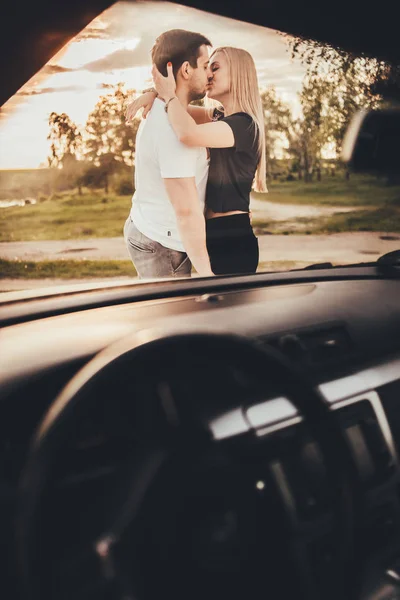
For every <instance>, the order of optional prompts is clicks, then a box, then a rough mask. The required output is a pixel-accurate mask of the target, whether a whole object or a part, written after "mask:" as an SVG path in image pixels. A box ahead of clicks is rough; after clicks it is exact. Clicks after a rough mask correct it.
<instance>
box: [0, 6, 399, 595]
mask: <svg viewBox="0 0 400 600" xmlns="http://www.w3.org/2000/svg"><path fill="white" fill-rule="evenodd" d="M110 4H111V3H110V2H107V1H103V2H95V1H86V0H84V1H82V2H72V3H68V4H67V3H66V4H65V5H63V6H61V5H60V6H55V5H52V4H50V3H49V2H34V3H32V5H31V6H30V8H28V11H27V14H25V15H23V14H18V15H17V12H18V11H16V12H15V14H14V15H11V16H10V20H9V23H10V27H9V31H8V32H7V36H6V38H4V39H3V41H2V43H4V44H5V43H6V41H7V40H8V43H9V44H10V45H9V47H8V50H7V53H6V52H5V51H4V52H3V55H4V56H5V55H7V57H8V58H7V62H8V64H7V65H6V70H5V73H4V74H3V80H4V81H5V82H6V84H5V85H4V86H2V94H3V98H2V100H3V101H4V100H5V99H7V98H8V97H10V96H11V95H12V94H13V93H14V92H15V90H16V89H18V88H19V87H20V86H21V85H22V84H23V83H24V82H25V81H26V80H27V79H28V78H29V77H30V76H31V75H32V73H34V72H36V71H37V69H38V68H39V67H40V66H42V65H43V64H45V62H46V61H47V60H49V58H50V57H51V56H52V55H53V54H54V52H55V51H57V50H58V49H59V48H60V47H61V46H62V45H63V44H64V43H65V41H66V40H67V39H68V38H69V37H70V36H71V34H75V33H77V32H79V31H80V30H81V29H82V28H83V27H84V26H85V25H86V24H87V23H88V22H89V21H90V20H91V19H92V18H93V16H95V15H96V14H98V13H99V12H101V11H102V10H103V9H104V8H106V7H107V6H109V5H110ZM187 4H188V5H191V6H195V7H197V8H201V9H202V10H208V11H210V12H215V13H217V14H224V15H229V16H232V17H233V18H237V19H242V20H246V21H249V22H252V23H255V24H259V25H263V26H268V27H276V28H277V29H279V30H282V31H286V32H290V33H293V34H296V35H297V34H302V35H306V36H315V37H316V39H320V40H323V41H327V42H329V43H331V42H332V43H333V41H334V40H335V41H336V42H337V43H338V44H341V45H343V47H346V48H348V49H351V50H356V51H359V52H365V53H369V54H372V55H374V56H377V57H382V58H385V59H388V60H392V61H393V62H396V61H399V62H400V50H399V45H398V37H396V36H394V35H393V36H391V35H390V34H391V33H392V32H394V31H395V27H396V26H395V23H394V21H395V19H393V15H392V17H390V13H389V12H388V11H387V10H386V5H385V3H383V4H382V7H381V10H380V11H377V13H375V12H374V13H371V12H368V13H367V12H366V11H365V10H364V9H363V8H362V7H361V3H359V4H358V3H350V5H349V4H348V3H347V5H345V3H344V2H343V3H339V4H338V5H337V13H338V14H336V12H335V15H334V16H332V18H330V17H329V16H328V15H327V14H325V16H323V12H324V10H327V8H326V7H325V6H322V5H321V4H316V5H312V4H307V3H306V4H305V5H302V6H301V7H299V6H298V5H295V3H294V2H288V3H282V6H280V7H279V8H278V7H276V6H272V3H271V4H269V3H267V2H260V3H256V2H255V1H254V2H253V1H252V2H246V3H245V4H243V5H239V4H237V5H233V4H230V5H229V6H228V5H224V4H223V3H222V2H216V3H211V2H208V3H207V2H201V3H200V2H197V3H196V2H192V3H187ZM346 6H347V9H346ZM342 9H343V10H342ZM22 12H23V11H22ZM43 15H46V18H44V17H43ZM7 18H8V17H7ZM17 25H18V27H17ZM381 26H382V28H383V26H385V27H386V26H387V29H385V32H383V29H381ZM46 32H47V33H48V35H47V37H46V35H45V34H46ZM372 34H373V35H372ZM41 41H42V42H43V43H42V44H41V43H40V42H41ZM28 46H29V47H30V48H31V49H33V50H34V51H31V52H29V48H28ZM28 58H29V60H28ZM398 124H399V118H398V110H397V109H396V110H393V109H390V110H389V109H388V110H387V111H386V112H385V111H382V112H380V113H374V112H371V113H368V114H364V115H362V118H360V117H358V118H357V120H356V121H355V122H353V123H352V127H349V129H348V133H347V137H346V143H345V146H344V150H343V157H344V160H346V161H347V162H348V164H349V165H350V167H351V168H352V169H354V170H355V171H358V172H368V171H369V170H371V169H375V170H380V171H381V172H382V173H385V172H386V171H387V170H388V169H390V170H391V171H395V172H397V173H400V163H399V160H398V152H397V155H396V148H398V144H399V142H400V130H399V125H398ZM396 156H397V158H396ZM0 327H1V330H0V349H1V352H0V399H1V403H0V463H1V477H0V503H1V513H0V518H1V528H2V536H1V538H2V544H1V551H0V553H1V558H2V560H1V563H0V568H1V571H2V583H3V585H2V591H1V597H2V598H4V599H7V600H14V599H16V600H17V599H18V600H28V599H32V600H53V599H54V600H69V599H71V600H72V599H74V600H81V599H82V600H83V599H87V600H91V599H93V600H94V599H96V600H100V599H104V600H106V599H107V600H108V599H113V600H114V599H115V600H123V599H124V600H128V599H129V600H155V599H157V598H160V597H167V598H174V599H175V600H183V599H185V600H188V599H190V600H200V598H201V599H204V598H207V600H217V599H218V600H221V599H225V598H226V599H229V600H233V599H239V598H240V599H243V598H246V599H247V598H248V599H250V598H265V599H268V600H269V599H271V600H272V599H279V600H289V599H296V600H333V599H335V600H388V599H389V598H390V599H391V600H395V599H396V598H398V599H400V465H399V449H400V251H399V252H392V253H390V254H388V255H385V256H382V257H381V258H380V259H378V260H377V261H374V262H365V263H360V264H354V265H343V266H335V267H332V265H329V264H322V265H321V264H316V265H311V266H309V267H307V268H305V269H297V270H289V271H285V272H265V273H257V274H254V275H243V276H225V277H224V276H219V277H214V278H201V277H197V278H192V279H189V280H187V279H186V280H183V279H182V280H179V279H176V280H165V281H158V282H155V281H149V282H146V281H143V282H140V283H137V282H135V283H132V284H130V283H121V284H114V283H113V284H108V285H106V284H104V285H94V286H92V287H90V286H87V287H86V288H84V287H83V286H81V288H79V289H78V288H70V289H69V288H60V289H57V288H53V289H51V290H50V289H47V290H43V291H41V290H35V291H31V292H13V293H6V294H3V295H2V296H1V297H0Z"/></svg>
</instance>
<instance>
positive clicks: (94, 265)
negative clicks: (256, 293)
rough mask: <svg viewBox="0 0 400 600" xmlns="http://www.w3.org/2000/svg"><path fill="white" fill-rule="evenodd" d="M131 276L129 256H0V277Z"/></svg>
mask: <svg viewBox="0 0 400 600" xmlns="http://www.w3.org/2000/svg"><path fill="white" fill-rule="evenodd" d="M308 264H309V263H308V262H304V261H292V260H276V261H267V262H260V264H259V265H258V272H259V273H262V272H266V271H287V270H289V269H296V268H297V269H300V268H302V267H306V266H307V265H308ZM125 276H129V277H135V276H136V271H135V269H134V267H133V265H132V263H131V262H130V261H129V260H104V261H102V260H44V261H24V260H4V259H0V279H47V278H56V279H90V278H93V279H101V278H106V277H125Z"/></svg>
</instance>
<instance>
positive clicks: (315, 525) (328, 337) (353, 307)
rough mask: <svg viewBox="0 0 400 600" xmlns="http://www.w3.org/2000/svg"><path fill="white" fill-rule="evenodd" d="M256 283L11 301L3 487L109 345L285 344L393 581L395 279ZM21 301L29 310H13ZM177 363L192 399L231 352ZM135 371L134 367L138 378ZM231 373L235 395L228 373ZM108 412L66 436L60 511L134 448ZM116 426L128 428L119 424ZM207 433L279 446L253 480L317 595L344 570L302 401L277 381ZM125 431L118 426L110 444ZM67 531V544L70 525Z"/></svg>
mask: <svg viewBox="0 0 400 600" xmlns="http://www.w3.org/2000/svg"><path fill="white" fill-rule="evenodd" d="M277 279H278V281H277ZM253 281H256V280H255V279H254V280H253ZM259 281H261V280H259ZM259 281H258V280H257V285H254V283H253V285H251V283H249V282H248V281H247V280H246V285H243V286H242V287H241V286H240V283H239V282H235V283H234V286H235V287H233V284H232V285H230V286H229V285H227V286H225V288H224V287H223V286H219V287H218V285H215V284H214V286H213V287H211V286H210V288H209V289H208V290H207V291H206V292H205V293H204V290H199V291H198V292H195V293H193V292H192V291H191V289H190V287H189V286H187V287H186V288H185V289H184V293H183V294H181V293H179V292H177V291H175V292H174V294H172V295H170V297H164V298H160V297H153V298H147V299H146V298H144V299H134V300H133V301H130V300H129V295H128V296H124V300H123V302H121V301H119V302H116V303H112V302H108V305H105V306H102V305H95V304H93V305H92V306H90V303H89V304H87V305H85V307H84V308H79V307H77V306H75V307H74V308H73V310H65V311H61V310H58V311H54V313H55V314H51V311H49V312H48V313H47V314H41V313H40V312H38V313H37V314H36V315H35V316H31V317H30V318H27V317H26V315H25V313H26V305H27V302H22V301H20V300H16V301H11V302H9V303H8V304H7V303H6V304H4V305H3V310H4V312H3V316H4V315H5V316H6V317H7V316H8V317H9V320H8V321H7V318H5V319H4V320H3V328H2V330H1V332H0V346H1V363H0V368H1V371H0V399H1V404H0V461H1V479H2V484H4V487H5V488H7V489H9V490H10V493H11V494H12V493H14V492H16V490H17V489H18V485H19V480H20V477H21V473H22V472H23V469H24V465H25V463H26V461H27V458H28V455H29V452H30V448H31V445H32V440H33V439H34V437H35V435H36V432H37V430H38V428H39V426H40V424H41V423H42V422H43V419H44V418H45V416H46V414H47V413H48V411H49V410H50V409H51V407H52V404H53V402H54V400H55V398H56V397H57V396H58V395H59V394H60V392H61V391H62V390H63V388H64V387H65V386H66V385H67V384H68V383H69V382H70V381H71V380H73V378H74V377H75V376H76V374H77V373H79V371H80V370H81V369H83V368H84V367H85V366H86V365H88V364H89V363H90V361H92V360H93V359H94V358H95V357H96V356H98V355H99V354H101V353H104V352H105V351H106V350H107V348H110V347H113V346H114V345H116V344H118V343H120V341H121V340H124V339H127V338H129V339H132V340H134V343H135V344H136V345H138V346H141V345H144V344H146V343H148V342H149V341H151V340H154V339H156V338H160V337H162V338H169V337H174V336H179V335H183V336H185V335H187V334H212V335H218V334H221V335H223V334H229V335H233V336H239V337H240V338H246V339H249V340H251V341H252V342H254V343H255V344H257V346H258V347H272V348H274V349H275V350H276V351H278V352H280V353H282V354H283V355H284V356H285V357H286V358H287V360H288V361H289V362H290V363H292V364H293V365H295V366H296V368H297V369H298V370H300V371H301V372H302V373H303V375H304V376H306V377H307V379H308V380H309V381H310V382H311V383H312V385H313V387H315V388H316V389H318V390H319V392H320V393H321V394H322V395H323V397H324V398H325V400H326V402H327V403H328V404H329V406H330V407H331V409H332V412H333V414H334V418H335V419H337V420H338V422H339V423H340V427H341V428H342V429H343V431H344V432H345V437H346V440H347V443H348V448H349V451H350V453H351V455H352V457H353V460H354V464H355V466H356V469H357V477H358V482H359V490H360V494H361V496H362V498H361V502H360V514H359V515H358V518H359V524H358V552H359V556H360V557H361V558H360V562H362V563H363V570H364V572H367V573H368V574H369V576H372V575H371V574H372V573H376V574H378V575H379V573H381V572H382V573H388V572H389V573H391V575H388V576H387V577H389V580H390V581H391V582H392V583H393V585H394V586H396V585H397V583H398V580H400V569H397V566H396V564H397V563H398V558H399V557H400V535H399V534H400V488H399V463H398V449H399V448H400V281H399V280H398V279H396V278H395V277H393V278H385V277H366V276H364V275H362V276H359V277H352V278H350V277H349V276H348V275H346V276H343V277H338V278H336V279H335V278H330V277H329V276H328V277H318V276H317V275H316V276H313V275H312V274H309V275H307V277H304V278H297V279H295V280H294V281H289V280H287V279H286V280H285V279H284V278H282V279H281V280H279V278H276V277H275V279H274V278H272V279H268V278H267V277H264V279H263V280H262V281H261V283H260V282H259ZM185 285H186V284H185ZM45 302H46V299H44V300H43V301H42V303H43V304H45ZM28 304H29V301H28ZM35 306H36V305H35ZM21 307H22V308H21ZM20 308H21V311H20V314H22V315H25V316H22V317H21V318H20V319H18V317H17V316H16V315H17V313H18V310H19V309H20ZM7 311H8V312H7ZM10 315H11V317H10ZM156 358H157V357H155V359H154V362H153V363H152V365H151V368H150V367H149V369H148V370H147V371H146V373H147V376H149V375H148V374H149V373H150V374H151V377H150V378H151V381H152V382H153V378H154V382H153V383H154V385H155V384H156V383H157V384H158V383H159V382H157V373H158V369H159V364H158V363H157V360H156ZM175 364H176V372H174V373H171V378H172V379H175V380H178V381H179V385H180V386H181V389H182V390H184V393H185V394H186V395H187V396H190V394H197V395H198V396H199V397H200V395H201V394H205V395H206V394H207V393H208V390H210V389H211V388H212V386H213V385H215V380H216V378H217V377H218V374H221V373H225V367H226V365H224V361H223V357H221V361H220V362H219V361H218V360H217V361H216V360H215V358H214V359H213V361H212V363H210V364H207V362H205V363H204V364H201V365H197V364H196V356H195V355H194V356H193V364H191V362H190V360H188V357H186V359H185V361H182V362H181V361H180V358H179V356H177V359H176V363H175ZM136 376H138V377H139V375H138V374H136V373H135V370H134V365H133V367H132V388H133V387H134V386H135V378H136ZM226 377H227V379H226V380H225V381H226V382H227V388H226V389H227V391H226V393H229V392H228V390H229V386H230V385H231V383H230V382H229V381H228V378H229V376H228V375H227V376H226ZM139 378H140V377H139ZM223 384H224V381H221V386H222V387H223ZM129 388H130V384H129V380H128V381H126V380H124V382H123V384H122V383H120V385H119V386H116V389H115V398H112V402H114V401H115V406H119V405H120V401H119V400H117V396H118V395H119V396H121V395H126V397H129ZM110 393H111V395H112V394H113V392H112V391H110ZM110 401H111V400H110ZM125 402H129V400H126V399H125ZM110 419H111V420H112V419H113V417H110ZM100 421H101V419H99V418H97V417H96V414H93V413H91V414H90V418H88V419H87V421H82V423H81V425H80V427H79V431H78V432H77V433H76V437H75V438H74V440H73V441H71V446H70V451H69V455H68V460H67V461H64V462H63V466H62V473H61V472H60V473H59V476H58V481H57V489H58V492H59V494H58V496H57V502H58V503H59V505H60V506H61V507H62V509H61V510H62V511H64V510H65V507H63V506H62V505H63V502H65V503H66V502H67V501H68V502H69V503H70V504H69V505H70V506H74V503H73V501H71V496H70V490H72V489H73V490H74V491H73V498H75V500H76V495H74V494H76V490H77V489H79V490H80V491H79V494H80V495H82V494H84V493H86V492H85V490H88V491H87V493H88V498H90V500H88V502H93V498H94V496H93V494H97V496H96V497H99V495H105V494H106V493H107V494H108V495H110V494H111V492H110V490H112V483H110V482H111V481H112V477H113V475H114V474H115V472H116V470H117V469H118V464H119V463H120V462H121V461H122V460H123V456H124V453H125V452H126V451H127V450H126V447H125V446H124V445H123V444H121V447H120V448H119V449H116V444H115V443H114V445H113V447H112V450H110V448H111V446H110V445H109V446H107V444H101V443H98V442H97V441H96V440H99V439H103V440H104V439H105V437H107V435H106V432H105V430H104V423H101V422H100ZM118 423H121V421H119V422H118ZM113 426H114V427H115V428H118V427H119V425H118V424H116V421H115V422H114V425H113ZM209 429H210V433H211V435H212V437H213V439H214V440H215V441H216V442H220V443H221V444H223V443H229V440H232V439H236V437H237V436H243V435H249V434H250V433H251V434H252V436H253V437H254V438H255V439H257V440H258V442H259V443H261V446H260V447H262V448H264V445H265V444H266V445H267V446H268V448H271V450H268V452H269V454H268V456H269V460H268V461H267V464H266V465H265V467H263V468H264V469H265V472H264V471H263V474H260V473H258V472H257V473H255V474H254V478H255V486H256V488H257V490H258V491H259V492H262V490H263V487H264V486H265V482H266V481H267V480H268V482H269V485H271V486H272V487H273V488H274V495H275V496H274V497H275V498H278V499H279V503H280V506H281V507H282V511H283V513H282V515H283V516H282V519H283V521H284V522H285V524H286V525H285V527H286V531H287V532H289V533H288V538H289V539H290V544H289V545H290V549H291V550H290V553H291V560H293V564H295V565H296V569H297V571H298V572H299V573H301V577H302V579H303V585H304V589H305V590H308V591H306V592H304V597H307V598H314V597H315V598H317V597H322V596H321V587H318V586H323V585H324V582H326V577H329V576H330V575H332V571H334V568H335V561H334V558H332V539H331V538H332V520H331V517H330V509H329V495H328V494H327V488H326V483H325V480H324V477H325V475H324V467H323V463H322V462H321V455H320V453H319V450H318V445H317V444H316V443H315V442H314V441H313V440H312V439H311V438H310V435H309V433H308V432H307V428H306V427H305V423H304V419H303V417H302V415H301V414H300V413H299V411H298V409H296V407H295V406H294V405H293V403H292V402H291V401H290V398H287V397H285V396H282V394H280V393H279V390H277V389H276V387H275V386H271V390H269V391H268V392H267V393H266V394H265V396H264V397H263V398H258V399H257V400H254V399H252V400H251V401H250V402H249V403H247V404H246V406H245V408H244V409H243V408H241V409H240V410H235V409H232V410H229V411H225V412H224V413H223V414H216V415H214V416H213V417H212V418H211V419H210V421H209ZM114 433H115V431H114ZM117 438H118V435H117V436H116V437H115V435H114V438H113V439H114V441H115V439H117ZM111 445H112V444H111ZM109 450H110V451H109ZM255 462H257V458H256V459H255ZM257 464H258V463H257ZM110 477H111V479H110ZM94 490H96V491H94ZM71 493H72V492H71ZM81 497H82V496H81ZM71 510H72V509H71ZM75 510H76V511H78V512H79V510H78V508H76V509H75ZM88 521H93V523H91V524H88V525H87V528H88V531H89V530H90V531H92V529H91V527H92V528H94V530H96V527H97V524H96V522H95V521H96V518H95V516H93V519H90V518H89V517H88ZM82 529H84V528H83V527H82ZM62 531H63V534H62V535H63V536H64V538H63V539H64V541H65V540H66V539H68V535H67V534H66V531H65V530H64V529H63V530H62ZM96 531H97V530H96ZM88 535H89V534H88ZM71 543H72V541H71ZM74 543H77V541H76V540H75V542H74ZM65 544H68V542H65ZM60 560H61V559H60ZM396 578H397V580H396ZM65 597H68V594H67V593H66V595H65ZM71 597H72V593H71ZM87 597H90V596H87ZM93 597H94V596H93ZM282 597H284V596H283V595H282ZM326 597H327V596H326ZM365 597H368V598H369V596H365ZM371 597H372V596H371ZM393 597H397V596H393Z"/></svg>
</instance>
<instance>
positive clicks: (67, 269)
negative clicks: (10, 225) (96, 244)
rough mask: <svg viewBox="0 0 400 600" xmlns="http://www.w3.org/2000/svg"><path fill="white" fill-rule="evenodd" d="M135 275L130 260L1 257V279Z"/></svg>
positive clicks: (94, 277) (96, 277)
mask: <svg viewBox="0 0 400 600" xmlns="http://www.w3.org/2000/svg"><path fill="white" fill-rule="evenodd" d="M123 276H130V277H135V276H136V271H135V268H134V266H133V265H132V263H131V261H130V260H43V261H24V260H4V259H0V279H46V278H48V277H51V278H57V279H81V278H83V279H87V278H92V277H93V279H99V278H102V277H123Z"/></svg>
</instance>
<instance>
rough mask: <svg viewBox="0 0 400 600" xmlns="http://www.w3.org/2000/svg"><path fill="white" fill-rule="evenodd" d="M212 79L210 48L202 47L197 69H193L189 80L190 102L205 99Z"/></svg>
mask: <svg viewBox="0 0 400 600" xmlns="http://www.w3.org/2000/svg"><path fill="white" fill-rule="evenodd" d="M210 78H211V71H210V67H209V58H208V48H207V46H200V54H199V57H198V59H197V69H193V70H192V73H191V78H190V80H189V95H190V100H191V101H193V100H200V99H201V98H204V96H205V95H206V92H207V89H208V82H209V79H210Z"/></svg>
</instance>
